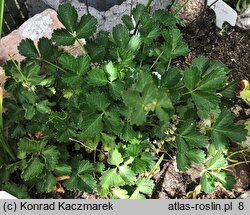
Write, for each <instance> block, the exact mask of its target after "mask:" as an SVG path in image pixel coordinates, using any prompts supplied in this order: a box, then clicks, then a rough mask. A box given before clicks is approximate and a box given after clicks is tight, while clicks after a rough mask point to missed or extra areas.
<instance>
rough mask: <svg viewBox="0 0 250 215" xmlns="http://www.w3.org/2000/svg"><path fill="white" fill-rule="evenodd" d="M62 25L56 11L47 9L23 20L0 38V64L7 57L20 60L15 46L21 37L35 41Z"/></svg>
mask: <svg viewBox="0 0 250 215" xmlns="http://www.w3.org/2000/svg"><path fill="white" fill-rule="evenodd" d="M60 27H62V24H61V23H60V21H59V20H58V19H57V13H56V11H54V10H52V9H47V10H45V11H44V12H42V13H40V14H37V15H35V16H34V17H32V18H30V19H29V20H27V21H26V22H24V23H23V24H22V25H21V26H20V27H19V29H17V30H15V31H13V32H11V33H10V34H9V35H7V36H5V37H3V38H2V39H1V40H0V50H1V52H0V65H1V63H3V62H4V61H6V60H7V59H8V58H10V57H12V58H14V59H15V60H18V61H20V60H22V59H23V57H22V56H21V55H19V53H18V50H17V47H18V44H19V43H20V41H21V40H22V39H26V38H30V39H32V40H35V41H37V40H38V39H39V38H41V37H48V38H50V37H51V34H52V32H53V30H54V29H56V28H60Z"/></svg>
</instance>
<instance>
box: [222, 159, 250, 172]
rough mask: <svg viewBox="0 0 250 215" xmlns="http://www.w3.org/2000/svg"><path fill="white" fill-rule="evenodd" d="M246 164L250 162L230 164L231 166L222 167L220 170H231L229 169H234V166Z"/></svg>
mask: <svg viewBox="0 0 250 215" xmlns="http://www.w3.org/2000/svg"><path fill="white" fill-rule="evenodd" d="M247 163H250V161H242V162H238V163H235V164H231V165H228V166H226V167H223V168H221V169H223V170H226V169H229V168H231V167H234V166H237V165H240V164H247Z"/></svg>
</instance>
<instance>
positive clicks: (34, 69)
mask: <svg viewBox="0 0 250 215" xmlns="http://www.w3.org/2000/svg"><path fill="white" fill-rule="evenodd" d="M40 69H41V68H40V65H39V64H38V63H36V62H30V63H27V64H26V65H25V66H24V67H23V68H22V76H23V78H24V81H25V82H29V83H31V84H32V85H40V82H41V81H42V79H43V78H42V76H40V75H39V72H40ZM30 94H34V93H33V92H30Z"/></svg>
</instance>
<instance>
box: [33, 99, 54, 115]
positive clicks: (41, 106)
mask: <svg viewBox="0 0 250 215" xmlns="http://www.w3.org/2000/svg"><path fill="white" fill-rule="evenodd" d="M50 106H52V103H50V102H49V101H48V100H43V101H41V102H38V103H37V104H36V109H37V111H38V112H40V113H50V112H51V111H52V110H51V108H50Z"/></svg>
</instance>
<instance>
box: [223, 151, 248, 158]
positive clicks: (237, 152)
mask: <svg viewBox="0 0 250 215" xmlns="http://www.w3.org/2000/svg"><path fill="white" fill-rule="evenodd" d="M247 151H250V149H244V150H240V151H236V152H234V153H232V154H230V155H228V156H227V159H228V158H230V157H232V156H234V155H236V154H239V153H243V152H247Z"/></svg>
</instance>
